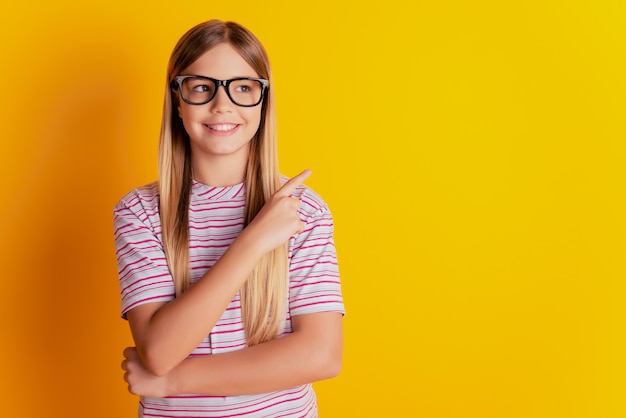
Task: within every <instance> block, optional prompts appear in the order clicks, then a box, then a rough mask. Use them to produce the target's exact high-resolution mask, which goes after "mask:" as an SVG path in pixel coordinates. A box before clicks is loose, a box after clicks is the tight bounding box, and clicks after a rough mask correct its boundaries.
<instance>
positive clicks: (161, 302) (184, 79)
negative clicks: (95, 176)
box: [114, 20, 344, 417]
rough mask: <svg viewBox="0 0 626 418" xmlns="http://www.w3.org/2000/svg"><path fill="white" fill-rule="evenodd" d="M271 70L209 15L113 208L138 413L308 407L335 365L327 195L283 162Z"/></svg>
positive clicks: (291, 413)
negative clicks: (138, 182)
mask: <svg viewBox="0 0 626 418" xmlns="http://www.w3.org/2000/svg"><path fill="white" fill-rule="evenodd" d="M276 151H277V145H276V132H275V109H274V95H273V84H272V77H271V73H270V68H269V62H268V58H267V55H266V52H265V50H264V48H263V47H262V45H261V44H260V42H259V41H258V39H256V38H255V37H254V35H252V34H251V33H250V32H249V31H248V30H247V29H245V28H243V27H242V26H240V25H238V24H236V23H232V22H221V21H216V20H212V21H209V22H206V23H202V24H200V25H198V26H196V27H194V28H192V29H191V30H190V31H188V32H187V33H186V34H185V35H184V36H183V37H182V38H181V39H180V41H179V42H178V44H177V45H176V47H175V48H174V51H173V53H172V56H171V57H170V62H169V66H168V72H167V85H166V92H165V106H164V110H163V123H162V128H161V142H160V155H159V181H158V183H153V184H149V185H146V186H144V187H141V188H138V189H136V190H134V191H132V192H131V193H129V194H128V195H126V196H125V197H124V198H122V200H121V201H120V202H119V203H118V205H117V206H116V207H115V211H114V219H115V240H116V249H117V260H118V268H119V279H120V286H121V295H122V316H123V317H124V318H126V319H128V322H129V324H130V328H131V332H132V335H133V339H134V341H135V345H136V347H131V348H127V349H126V350H124V357H125V360H124V361H123V363H122V368H123V369H124V370H125V374H124V379H125V380H126V382H128V388H129V391H130V392H132V393H134V394H137V395H140V402H139V416H140V417H142V416H145V417H156V416H158V417H192V416H193V417H235V416H236V417H315V416H317V406H316V400H315V394H314V392H313V389H312V387H311V382H314V381H317V380H321V379H326V378H329V377H333V376H336V375H337V374H338V372H339V369H340V367H341V354H342V341H343V336H342V316H343V314H344V307H343V302H342V296H341V289H340V284H339V275H338V270H337V259H336V254H335V247H334V242H333V221H332V217H331V215H330V212H329V211H328V208H327V206H326V204H325V203H324V202H323V201H322V200H321V199H320V197H319V196H318V195H316V194H315V193H314V192H313V191H311V189H309V188H307V187H306V186H304V185H302V182H303V181H304V180H305V179H306V178H307V177H308V176H309V174H310V172H309V171H308V170H307V171H304V172H302V173H301V174H299V175H298V176H296V177H294V178H292V179H291V180H289V181H286V179H285V178H282V177H281V176H280V175H279V173H278V166H277V152H276Z"/></svg>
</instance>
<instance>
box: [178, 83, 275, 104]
mask: <svg viewBox="0 0 626 418" xmlns="http://www.w3.org/2000/svg"><path fill="white" fill-rule="evenodd" d="M268 85H269V82H268V81H267V80H266V79H264V78H250V77H244V78H233V79H232V80H216V79H215V78H211V77H203V76H201V75H178V76H176V77H175V78H174V80H173V81H172V82H171V83H170V87H171V88H173V89H176V88H178V89H179V91H180V97H181V98H182V99H183V101H184V102H185V103H187V104H190V105H203V104H206V103H209V102H210V101H211V100H213V98H214V97H215V94H216V93H217V89H218V88H219V87H220V86H224V90H226V94H227V95H228V98H229V99H230V100H231V101H232V102H233V103H234V104H236V105H237V106H243V107H252V106H256V105H258V104H259V103H261V100H263V94H264V93H265V90H266V89H267V86H268Z"/></svg>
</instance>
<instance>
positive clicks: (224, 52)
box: [178, 43, 262, 168]
mask: <svg viewBox="0 0 626 418" xmlns="http://www.w3.org/2000/svg"><path fill="white" fill-rule="evenodd" d="M181 75H201V76H205V77H212V78H215V79H218V80H230V79H233V78H238V77H259V75H258V74H257V73H256V72H255V71H254V70H253V69H252V67H251V66H250V65H249V64H248V63H247V62H246V61H244V59H243V58H242V57H241V55H239V54H238V53H237V51H235V49H234V48H233V47H232V46H231V45H230V44H226V43H224V44H219V45H217V46H215V47H214V48H212V49H210V50H208V51H206V52H205V53H204V54H203V55H201V56H200V57H199V58H198V59H197V60H196V61H194V62H193V64H191V65H190V66H189V67H187V68H185V69H184V70H183V71H182V73H181ZM178 94H180V93H178ZM178 102H179V104H178V114H179V116H180V117H181V118H182V120H183V125H184V126H185V130H186V131H187V133H188V134H189V138H190V141H191V153H192V163H193V164H194V168H196V166H197V165H198V164H204V163H207V162H214V163H215V162H218V161H217V160H222V162H225V163H227V165H228V166H230V167H245V162H246V161H247V158H248V151H249V146H250V140H251V139H252V137H253V136H254V134H255V133H256V132H257V130H258V129H259V124H260V121H261V107H262V106H261V104H259V105H258V106H254V107H241V106H238V105H236V104H234V103H233V102H232V101H231V100H230V98H229V97H228V95H227V93H226V91H225V89H224V87H223V86H220V87H219V88H218V89H217V93H216V94H215V97H213V99H212V100H211V101H210V102H209V103H206V104H203V105H190V104H187V103H185V102H183V101H182V99H180V97H179V100H178ZM219 165H221V166H224V164H219Z"/></svg>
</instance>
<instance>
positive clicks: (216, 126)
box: [209, 123, 237, 131]
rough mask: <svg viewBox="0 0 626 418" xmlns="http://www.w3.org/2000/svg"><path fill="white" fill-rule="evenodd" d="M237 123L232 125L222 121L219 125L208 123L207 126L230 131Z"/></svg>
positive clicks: (215, 129)
mask: <svg viewBox="0 0 626 418" xmlns="http://www.w3.org/2000/svg"><path fill="white" fill-rule="evenodd" d="M236 126H237V125H232V124H230V123H223V124H220V125H209V128H211V129H213V130H214V131H232V130H233V129H235V127H236Z"/></svg>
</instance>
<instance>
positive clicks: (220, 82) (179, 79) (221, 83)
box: [170, 75, 269, 107]
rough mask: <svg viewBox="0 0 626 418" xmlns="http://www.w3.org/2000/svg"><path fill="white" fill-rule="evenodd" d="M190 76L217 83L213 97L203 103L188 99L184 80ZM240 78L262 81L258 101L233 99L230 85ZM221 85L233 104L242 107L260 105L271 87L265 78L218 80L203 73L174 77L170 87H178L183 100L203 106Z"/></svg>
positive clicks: (245, 78) (248, 78)
mask: <svg viewBox="0 0 626 418" xmlns="http://www.w3.org/2000/svg"><path fill="white" fill-rule="evenodd" d="M188 78H201V79H203V80H209V81H211V82H212V83H213V84H214V85H215V90H213V94H212V95H211V97H209V98H208V99H207V100H205V101H204V102H202V103H194V102H190V101H189V100H187V98H186V97H185V93H184V92H183V82H184V81H185V80H186V79H188ZM240 80H253V81H258V82H259V83H261V85H262V89H261V96H260V97H259V100H258V101H257V102H256V103H254V104H240V103H237V102H236V101H234V100H233V98H232V96H231V95H230V91H229V89H228V87H229V86H230V83H232V82H233V81H240ZM220 86H223V87H224V91H226V95H227V96H228V98H229V99H230V101H231V102H233V104H235V105H237V106H241V107H254V106H258V105H259V103H261V102H262V101H263V97H265V92H266V90H267V89H268V87H269V81H268V80H266V79H264V78H254V77H239V78H231V79H230V80H218V79H216V78H211V77H205V76H203V75H177V76H176V77H174V80H172V82H171V83H170V87H171V88H172V89H178V91H179V92H180V98H181V99H183V102H185V103H187V104H190V105H193V106H201V105H204V104H207V103H209V102H210V101H211V100H213V99H214V98H215V95H216V94H217V90H218V89H219V88H220Z"/></svg>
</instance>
